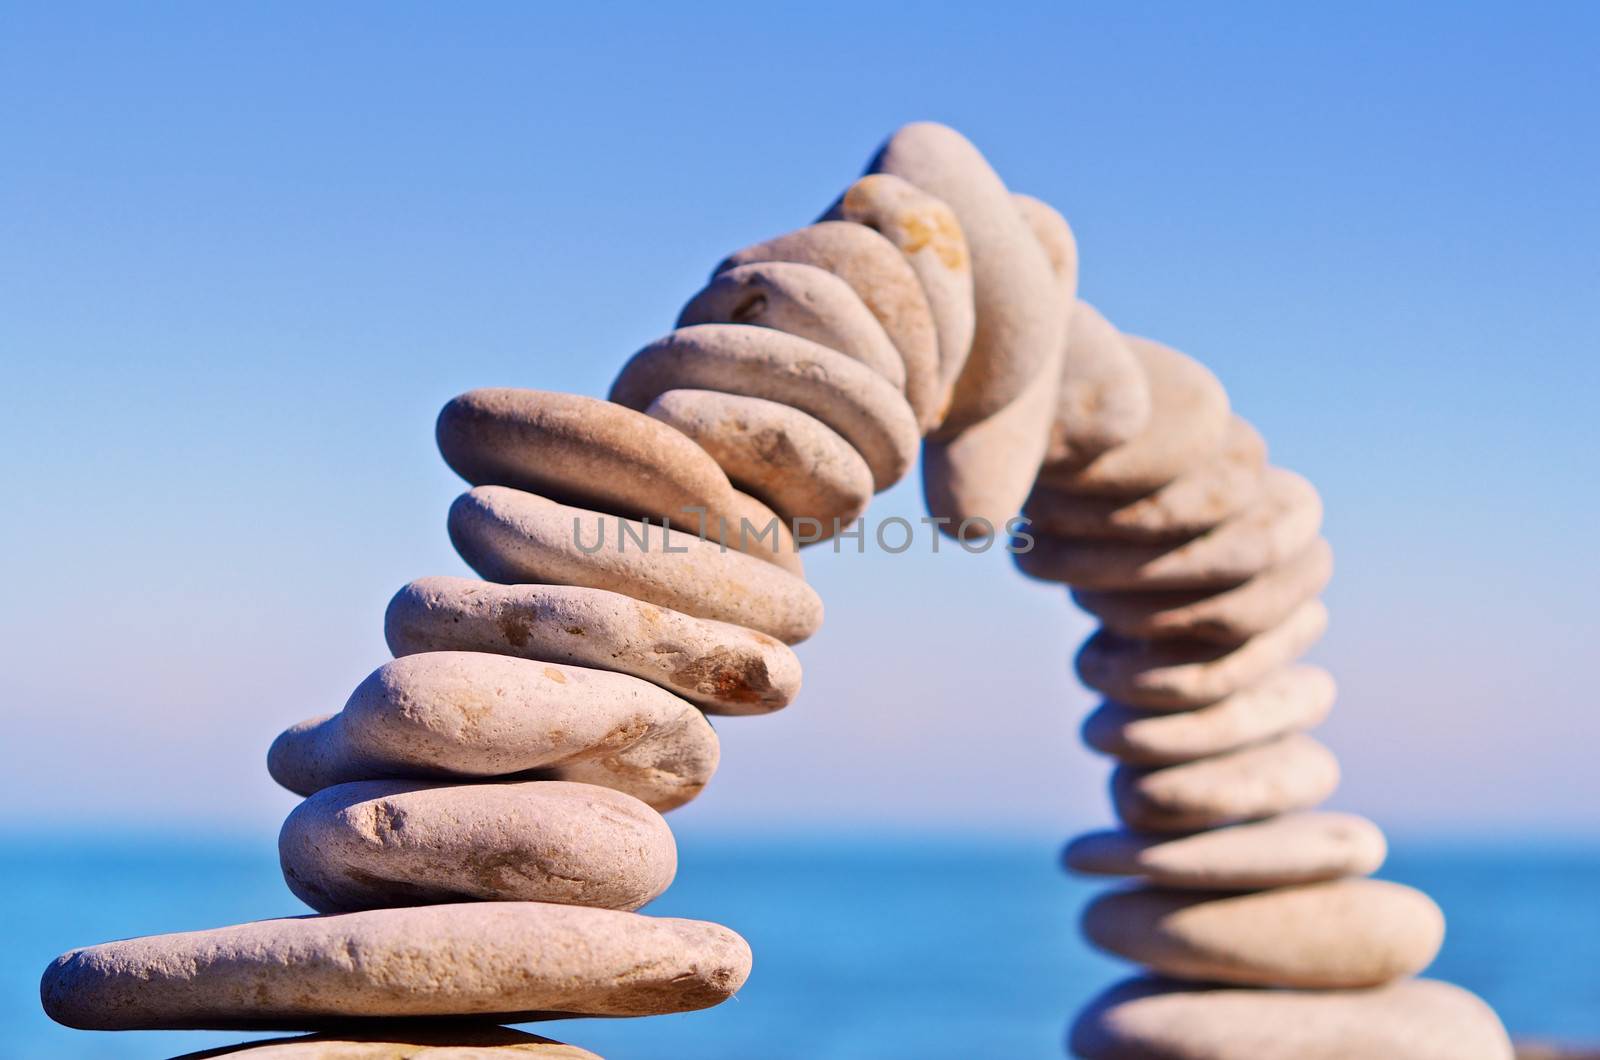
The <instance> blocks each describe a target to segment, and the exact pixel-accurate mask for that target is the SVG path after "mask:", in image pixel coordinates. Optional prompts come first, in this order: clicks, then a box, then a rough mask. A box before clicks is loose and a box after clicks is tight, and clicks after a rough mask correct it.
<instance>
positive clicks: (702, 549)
mask: <svg viewBox="0 0 1600 1060" xmlns="http://www.w3.org/2000/svg"><path fill="white" fill-rule="evenodd" d="M449 529H450V541H451V543H452V544H454V545H455V547H456V551H457V552H459V553H460V554H461V558H462V559H464V560H466V561H467V564H468V565H469V566H471V567H472V569H473V570H475V571H477V572H478V573H479V574H481V575H482V576H483V577H485V578H487V579H488V580H490V581H495V582H503V583H506V584H525V583H530V582H531V583H540V584H556V585H577V586H583V587H586V588H590V589H607V590H610V591H611V592H618V593H623V594H625V595H627V596H632V597H634V598H635V599H639V600H644V601H646V602H647V603H652V604H656V605H658V606H660V607H668V608H671V609H672V610H674V611H682V612H684V613H685V614H689V615H693V616H695V617H696V618H708V619H713V620H715V621H718V622H731V623H733V624H734V625H739V626H746V627H748V628H750V629H755V630H760V631H761V632H762V633H765V634H767V635H768V636H772V637H776V638H778V639H779V640H781V641H783V642H784V643H786V644H793V643H796V642H798V641H802V640H805V639H806V638H807V637H809V636H811V634H813V633H815V632H816V631H817V628H818V627H819V626H821V625H822V601H821V600H820V599H819V598H818V596H817V594H816V592H815V591H814V590H813V589H812V588H811V587H810V586H809V585H807V584H806V583H805V582H804V581H803V580H801V579H800V578H798V577H796V576H794V575H793V574H790V573H788V572H787V571H785V570H782V569H781V568H779V567H777V566H775V565H774V564H771V563H767V562H765V561H763V560H760V559H757V558H755V557H753V556H747V555H744V554H742V553H740V552H736V551H732V550H728V549H724V548H723V547H722V546H721V545H719V544H717V543H716V542H714V541H711V540H708V539H702V538H700V537H698V536H696V535H694V534H686V533H683V532H681V531H678V530H667V529H664V528H662V527H660V526H655V525H646V524H641V523H637V522H634V521H632V520H627V519H623V518H621V517H620V516H607V515H604V514H602V513H600V512H594V511H588V510H585V509H582V508H570V507H568V506H566V505H564V504H558V503H556V502H555V501H552V500H547V499H546V498H544V497H540V496H537V495H536V494H532V493H523V492H522V491H520V490H513V489H507V488H506V487H504V486H479V487H477V488H475V489H473V490H472V491H470V492H468V493H464V494H462V495H461V496H460V497H458V498H456V501H455V503H454V504H453V505H451V506H450V519H449Z"/></svg>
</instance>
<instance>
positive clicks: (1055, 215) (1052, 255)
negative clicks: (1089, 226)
mask: <svg viewBox="0 0 1600 1060" xmlns="http://www.w3.org/2000/svg"><path fill="white" fill-rule="evenodd" d="M1011 202H1012V204H1013V205H1014V206H1016V208H1017V213H1019V214H1021V215H1022V221H1023V223H1024V224H1026V225H1027V226H1028V231H1030V232H1032V233H1033V238H1034V239H1037V240H1038V241H1039V246H1040V248H1042V249H1043V250H1044V256H1045V259H1046V260H1047V261H1049V262H1050V274H1051V275H1052V276H1054V277H1055V278H1056V291H1057V293H1058V294H1060V296H1061V304H1062V305H1063V306H1073V305H1075V304H1076V303H1077V301H1078V237H1077V236H1075V235H1073V234H1072V226H1071V225H1069V224H1068V223H1067V219H1066V218H1065V217H1062V216H1061V212H1060V211H1059V210H1057V209H1056V208H1055V207H1054V206H1051V205H1050V204H1049V203H1047V202H1045V201H1043V200H1042V199H1036V198H1034V197H1033V196H1032V195H1024V194H1022V193H1021V192H1012V193H1011Z"/></svg>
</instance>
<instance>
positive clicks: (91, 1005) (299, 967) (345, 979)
mask: <svg viewBox="0 0 1600 1060" xmlns="http://www.w3.org/2000/svg"><path fill="white" fill-rule="evenodd" d="M749 974H750V947H749V946H748V945H747V944H746V943H745V941H744V939H742V938H740V937H739V936H738V935H736V934H734V933H733V932H732V931H729V930H728V929H727V928H725V927H722V926H721V925H718V924H709V923H704V922H702V921H696V920H678V919H669V918H664V917H647V916H642V915H640V914H638V913H624V912H618V911H616V910H612V909H586V908H583V907H581V906H571V905H552V904H547V903H543V902H469V903H465V904H457V905H429V906H418V907H413V908H408V909H371V910H366V911H364V912H359V913H341V914H336V915H332V916H310V917H300V918H290V919H283V920H262V921H256V922H254V923H249V924H238V925H235V926H232V927H224V928H213V929H211V930H209V931H186V932H180V933H178V934H172V935H151V936H147V937H145V938H136V939H127V940H124V941H121V942H108V943H105V944H104V945H100V946H91V947H88V948H86V949H80V950H73V951H72V952H70V953H67V954H64V955H62V956H60V957H58V958H56V960H55V961H54V962H53V963H52V964H51V965H50V967H49V968H47V969H46V970H45V973H44V980H43V982H42V983H41V984H40V994H41V996H42V998H43V1001H44V1007H45V1011H46V1012H47V1013H48V1014H49V1015H50V1017H51V1018H52V1019H54V1020H55V1021H56V1022H58V1023H64V1024H66V1025H67V1026H69V1027H77V1028H80V1029H82V1030H141V1029H151V1030H154V1029H173V1030H177V1029H186V1028H218V1029H228V1028H239V1027H256V1028H263V1029H265V1028H280V1027H281V1028H300V1029H307V1030H311V1029H315V1028H317V1027H322V1026H327V1025H330V1024H339V1023H342V1022H345V1021H349V1020H353V1019H364V1018H369V1017H400V1016H429V1017H438V1016H477V1017H485V1018H492V1019H494V1020H495V1021H497V1022H522V1021H525V1020H528V1019H535V1018H541V1017H546V1016H556V1015H575V1016H577V1015H583V1016H652V1015H657V1014H663V1013H668V1012H687V1011H690V1010H693V1009H701V1008H708V1007H710V1006H712V1005H716V1004H719V1003H720V1002H722V1001H725V1000H727V999H728V998H729V997H731V996H732V995H733V993H734V992H735V991H736V990H738V989H739V987H740V986H741V985H743V983H744V981H745V978H746V977H747V976H748V975H749Z"/></svg>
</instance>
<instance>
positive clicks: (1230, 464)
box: [1025, 314, 1267, 541]
mask: <svg viewBox="0 0 1600 1060" xmlns="http://www.w3.org/2000/svg"><path fill="white" fill-rule="evenodd" d="M1073 319H1074V320H1077V319H1078V316H1077V314H1074V315H1073ZM1266 465H1267V443H1266V442H1264V441H1263V440H1262V438H1261V435H1260V433H1259V432H1258V431H1257V430H1256V429H1255V428H1254V427H1252V426H1250V424H1248V423H1246V422H1245V421H1244V420H1242V419H1240V418H1239V417H1238V416H1234V417H1231V418H1230V420H1229V424H1228V430H1227V433H1226V435H1225V436H1224V438H1223V443H1222V448H1221V450H1220V451H1218V452H1217V454H1216V455H1215V456H1213V457H1212V458H1211V459H1209V460H1207V461H1206V462H1205V463H1203V464H1201V465H1200V466H1198V467H1195V468H1193V469H1191V470H1189V471H1186V472H1184V473H1183V474H1181V475H1179V476H1178V477H1177V478H1175V479H1173V480H1172V481H1170V482H1168V483H1167V484H1166V485H1164V486H1159V487H1157V488H1156V489H1154V490H1151V491H1149V492H1148V493H1143V494H1141V495H1139V496H1136V497H1133V498H1131V499H1130V498H1127V497H1096V496H1089V495H1086V494H1079V493H1072V492H1070V491H1068V490H1064V489H1061V488H1059V487H1057V486H1053V485H1051V484H1050V483H1049V481H1048V480H1049V478H1050V477H1051V475H1052V470H1051V468H1052V466H1053V465H1051V464H1049V463H1048V462H1047V463H1046V465H1045V466H1044V468H1043V469H1042V470H1041V471H1040V484H1039V486H1038V488H1036V489H1035V490H1034V491H1033V494H1032V496H1030V497H1029V498H1028V504H1027V507H1026V509H1025V511H1026V512H1027V515H1028V518H1029V519H1031V520H1032V521H1033V523H1034V525H1035V526H1037V527H1038V529H1040V530H1041V531H1043V532H1045V533H1047V534H1056V535H1059V536H1062V537H1081V538H1107V539H1110V540H1114V541H1171V540H1182V539H1184V538H1189V537H1193V536H1194V535H1195V534H1199V533H1203V532H1205V531H1206V530H1209V529H1210V528H1211V527H1213V526H1216V525H1217V524H1218V523H1220V522H1222V521H1223V520H1225V519H1227V518H1228V517H1229V516H1231V515H1233V514H1235V513H1236V512H1240V511H1243V510H1244V509H1245V508H1246V507H1248V506H1249V505H1250V504H1251V503H1252V502H1254V501H1255V499H1256V498H1257V497H1258V496H1260V493H1261V484H1262V481H1263V473H1264V472H1265V470H1266Z"/></svg>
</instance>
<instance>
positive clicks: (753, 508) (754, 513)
mask: <svg viewBox="0 0 1600 1060" xmlns="http://www.w3.org/2000/svg"><path fill="white" fill-rule="evenodd" d="M708 522H709V523H710V526H709V527H707V528H706V532H704V533H702V534H701V536H703V537H705V538H707V539H708V540H710V541H715V542H720V543H721V544H722V545H724V546H725V547H727V548H731V549H734V550H735V551H738V552H743V553H745V554H746V555H749V556H754V557H756V558H757V559H762V560H766V561H767V562H769V563H771V564H773V565H774V566H776V567H778V568H779V569H780V570H785V571H788V572H789V573H790V574H792V575H794V576H795V577H796V578H804V577H805V576H806V568H805V561H804V560H802V559H801V558H800V549H799V546H797V545H796V544H795V541H794V534H793V532H792V531H790V529H789V523H788V522H787V520H785V519H784V518H783V517H782V516H780V515H779V514H778V513H777V512H775V511H773V510H772V509H771V508H769V507H767V505H766V503H765V502H764V501H762V500H761V499H760V498H759V497H752V496H751V495H750V494H748V493H744V492H741V491H739V490H734V491H733V507H732V509H731V510H730V511H729V512H728V513H727V515H725V516H719V517H718V518H716V519H710V520H708Z"/></svg>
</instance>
